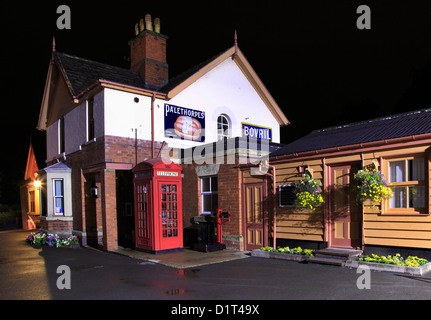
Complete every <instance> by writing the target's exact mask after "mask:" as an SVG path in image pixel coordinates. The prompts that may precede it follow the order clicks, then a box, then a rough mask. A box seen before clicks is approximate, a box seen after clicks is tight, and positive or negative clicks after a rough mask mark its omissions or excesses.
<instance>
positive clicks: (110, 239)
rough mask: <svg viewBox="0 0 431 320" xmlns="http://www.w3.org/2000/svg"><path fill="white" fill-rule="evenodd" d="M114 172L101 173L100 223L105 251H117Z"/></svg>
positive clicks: (105, 171) (104, 171)
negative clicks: (101, 223) (101, 224)
mask: <svg viewBox="0 0 431 320" xmlns="http://www.w3.org/2000/svg"><path fill="white" fill-rule="evenodd" d="M115 186H116V184H115V170H103V171H102V194H101V198H102V221H103V248H104V250H106V251H114V250H117V249H118V233H117V199H116V187H115Z"/></svg>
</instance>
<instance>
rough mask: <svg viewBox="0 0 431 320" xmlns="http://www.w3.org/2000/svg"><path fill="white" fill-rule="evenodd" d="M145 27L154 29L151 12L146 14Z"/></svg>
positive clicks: (150, 29)
mask: <svg viewBox="0 0 431 320" xmlns="http://www.w3.org/2000/svg"><path fill="white" fill-rule="evenodd" d="M145 28H146V29H147V30H148V31H153V23H152V21H151V15H149V14H146V15H145Z"/></svg>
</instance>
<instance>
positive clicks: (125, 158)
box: [104, 136, 162, 165]
mask: <svg viewBox="0 0 431 320" xmlns="http://www.w3.org/2000/svg"><path fill="white" fill-rule="evenodd" d="M104 146H105V161H106V162H119V163H132V164H133V165H136V164H138V163H141V162H142V161H144V160H145V159H149V158H151V141H150V140H142V139H134V138H123V137H114V136H105V139H104ZM161 146H162V143H161V142H154V155H155V156H157V154H158V153H159V151H160V148H161Z"/></svg>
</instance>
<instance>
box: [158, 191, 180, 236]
mask: <svg viewBox="0 0 431 320" xmlns="http://www.w3.org/2000/svg"><path fill="white" fill-rule="evenodd" d="M161 192H162V196H161V200H162V204H161V207H162V221H161V223H162V236H163V237H164V238H170V237H177V236H178V215H177V211H176V210H177V194H176V192H177V185H175V184H162V185H161Z"/></svg>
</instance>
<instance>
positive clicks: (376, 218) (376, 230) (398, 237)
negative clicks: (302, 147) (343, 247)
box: [243, 145, 431, 248]
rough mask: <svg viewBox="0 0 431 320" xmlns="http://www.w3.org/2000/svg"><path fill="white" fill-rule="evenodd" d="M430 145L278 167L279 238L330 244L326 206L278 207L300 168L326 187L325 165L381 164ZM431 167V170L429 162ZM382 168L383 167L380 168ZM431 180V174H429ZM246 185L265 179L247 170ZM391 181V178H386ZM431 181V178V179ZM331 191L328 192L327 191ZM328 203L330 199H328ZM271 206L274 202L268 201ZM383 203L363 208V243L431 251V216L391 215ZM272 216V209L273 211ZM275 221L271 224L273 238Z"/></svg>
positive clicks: (297, 176) (283, 164)
mask: <svg viewBox="0 0 431 320" xmlns="http://www.w3.org/2000/svg"><path fill="white" fill-rule="evenodd" d="M428 148H429V145H422V146H414V147H402V148H397V149H388V150H385V151H376V152H368V153H360V152H358V153H356V154H351V155H348V156H339V157H327V158H326V159H323V158H320V159H311V160H307V161H292V160H291V161H290V162H287V161H286V162H283V163H277V164H275V167H276V171H277V196H276V197H277V198H276V200H277V205H276V212H277V238H281V239H295V240H310V241H327V239H326V238H325V217H326V216H327V214H326V213H325V210H327V209H326V208H327V207H326V206H321V207H320V208H318V209H316V210H315V211H308V210H301V209H298V208H294V207H283V208H280V207H279V205H278V186H279V185H283V184H291V183H294V182H295V181H296V180H298V179H300V178H301V175H302V174H300V173H299V171H298V167H299V166H303V165H308V166H309V168H311V169H313V171H314V177H315V178H316V179H318V180H319V181H320V182H321V184H322V186H324V185H325V182H324V179H325V178H324V177H325V173H324V168H325V164H326V165H329V164H331V163H334V164H335V163H343V162H344V163H345V162H349V161H350V162H353V161H361V163H362V165H363V166H368V165H370V164H372V162H373V160H374V161H376V160H377V161H378V162H379V163H380V161H381V159H382V158H385V157H391V156H400V155H406V156H408V155H409V154H415V153H418V152H419V153H423V154H424V157H426V150H427V149H428ZM428 168H431V165H430V163H429V162H428ZM379 169H381V168H379ZM428 176H429V177H431V172H430V173H429V175H428ZM243 177H244V182H245V183H252V182H259V181H262V179H264V178H262V177H253V176H250V174H249V172H248V171H244V175H243ZM386 178H387V177H386ZM428 179H429V178H428ZM325 191H327V190H325ZM271 193H272V180H271V179H270V178H269V179H268V195H271ZM430 194H431V192H430ZM325 201H327V199H326V198H325ZM268 203H270V202H268ZM381 209H382V208H381V204H380V203H365V204H364V206H363V242H364V244H368V245H383V246H401V247H416V248H431V215H429V214H423V215H387V214H384V213H383V214H382V213H381ZM268 210H269V216H272V212H273V210H272V208H269V209H268ZM271 227H272V221H270V222H269V229H270V230H269V237H272V230H271V229H272V228H271Z"/></svg>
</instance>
